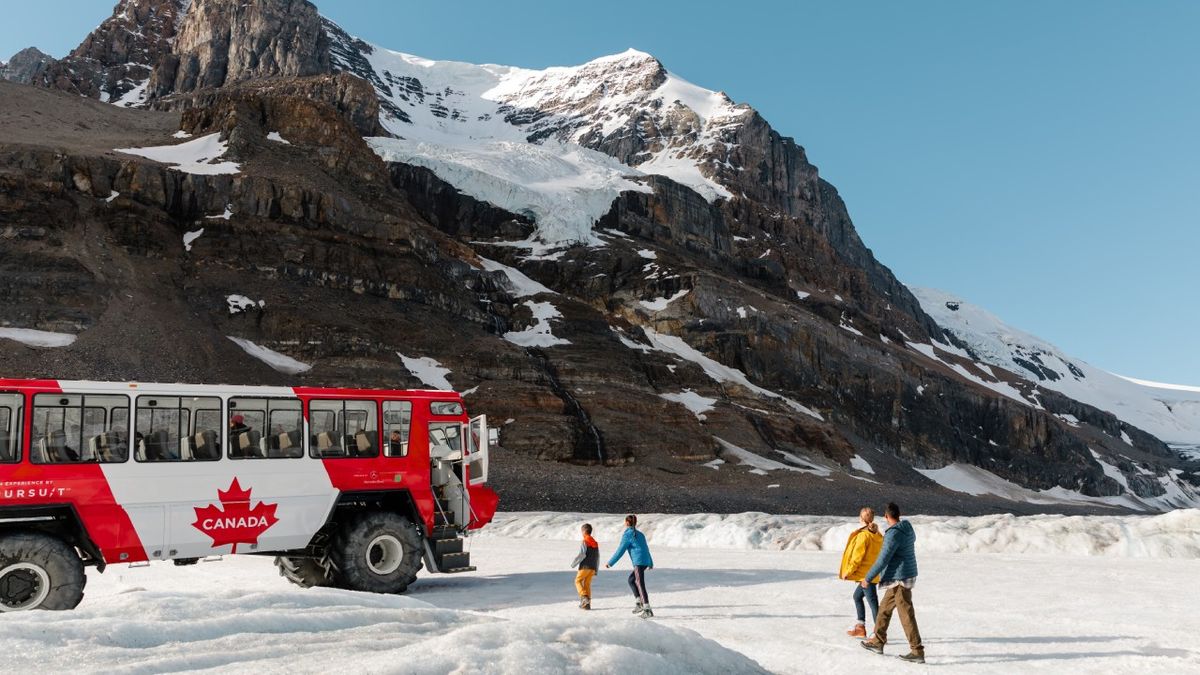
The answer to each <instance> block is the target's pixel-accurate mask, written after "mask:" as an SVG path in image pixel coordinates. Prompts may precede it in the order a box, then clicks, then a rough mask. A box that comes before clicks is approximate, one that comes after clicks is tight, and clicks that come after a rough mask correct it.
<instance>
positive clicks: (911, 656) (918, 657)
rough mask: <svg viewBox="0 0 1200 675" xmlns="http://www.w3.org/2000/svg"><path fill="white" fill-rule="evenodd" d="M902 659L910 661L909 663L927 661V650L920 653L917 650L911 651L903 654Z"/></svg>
mask: <svg viewBox="0 0 1200 675" xmlns="http://www.w3.org/2000/svg"><path fill="white" fill-rule="evenodd" d="M900 660H901V661H908V662H909V663H925V652H921V653H919V654H918V653H917V652H909V653H907V654H905V655H904V656H901V657H900Z"/></svg>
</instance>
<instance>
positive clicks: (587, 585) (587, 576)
mask: <svg viewBox="0 0 1200 675" xmlns="http://www.w3.org/2000/svg"><path fill="white" fill-rule="evenodd" d="M594 576H596V570H586V569H584V570H579V572H577V573H576V574H575V590H577V591H579V597H581V598H590V597H592V577H594Z"/></svg>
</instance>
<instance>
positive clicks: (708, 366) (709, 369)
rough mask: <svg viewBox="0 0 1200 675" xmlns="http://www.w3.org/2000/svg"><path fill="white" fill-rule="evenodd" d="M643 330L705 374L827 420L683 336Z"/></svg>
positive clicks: (657, 344) (654, 343) (658, 346)
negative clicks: (754, 379)
mask: <svg viewBox="0 0 1200 675" xmlns="http://www.w3.org/2000/svg"><path fill="white" fill-rule="evenodd" d="M642 332H643V333H645V335H646V339H647V340H649V341H650V344H651V345H652V346H653V348H654V349H655V350H657V351H662V352H667V353H669V354H674V355H675V356H678V357H679V358H681V359H683V360H685V361H691V362H692V363H694V364H696V365H698V366H700V368H701V369H702V370H703V371H704V374H705V375H708V376H709V377H710V378H712V379H713V380H715V381H717V382H729V383H732V384H736V385H739V386H741V387H744V388H745V389H747V390H749V391H751V392H753V393H755V394H758V395H759V396H765V397H768V398H774V399H778V400H780V401H782V402H783V403H785V404H787V406H788V407H790V408H791V409H792V410H795V411H796V412H799V413H804V414H805V415H808V416H809V417H812V418H814V419H818V420H821V421H824V420H825V418H824V417H822V416H821V413H819V412H817V411H815V410H813V409H812V408H809V407H808V406H806V405H803V404H802V403H799V402H797V401H794V400H792V399H790V398H788V397H786V396H784V395H783V394H780V393H778V392H774V391H771V390H770V389H765V388H763V387H760V386H758V385H757V384H754V383H753V382H751V381H750V380H749V378H747V377H746V374H745V373H743V372H742V371H740V370H738V369H737V368H731V367H729V366H727V365H725V364H723V363H720V362H719V361H715V360H713V359H710V358H709V357H707V356H705V355H704V354H701V353H700V352H699V351H698V350H697V349H696V348H694V347H692V346H691V345H689V344H688V343H687V342H685V341H684V340H683V338H679V337H675V336H674V335H667V334H665V333H660V332H658V331H656V330H654V329H653V328H649V327H643V328H642Z"/></svg>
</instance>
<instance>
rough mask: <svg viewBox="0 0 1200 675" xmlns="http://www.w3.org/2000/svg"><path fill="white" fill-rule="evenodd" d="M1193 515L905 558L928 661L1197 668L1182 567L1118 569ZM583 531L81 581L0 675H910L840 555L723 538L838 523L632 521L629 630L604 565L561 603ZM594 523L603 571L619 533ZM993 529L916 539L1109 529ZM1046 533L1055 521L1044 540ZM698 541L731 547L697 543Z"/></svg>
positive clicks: (0, 619) (1005, 669)
mask: <svg viewBox="0 0 1200 675" xmlns="http://www.w3.org/2000/svg"><path fill="white" fill-rule="evenodd" d="M1197 517H1200V512H1189V513H1184V514H1183V515H1182V516H1180V515H1173V516H1171V517H1160V518H1164V519H1165V520H1155V519H1153V518H1144V519H1142V522H1141V523H1140V524H1139V523H1137V522H1134V521H1135V519H1122V520H1121V522H1119V523H1118V524H1117V528H1118V529H1123V530H1125V531H1126V532H1128V533H1129V534H1128V536H1129V537H1130V538H1131V539H1133V538H1138V537H1150V536H1152V535H1153V534H1155V533H1159V534H1162V533H1171V532H1172V531H1174V534H1170V536H1171V537H1173V538H1176V539H1179V538H1182V539H1185V540H1187V539H1190V540H1191V541H1190V542H1184V543H1185V544H1186V545H1184V546H1182V547H1175V548H1162V547H1154V546H1142V547H1140V548H1139V547H1134V546H1117V547H1107V548H1099V549H1097V548H1095V547H1090V548H1078V547H1072V546H1067V547H1066V548H1068V549H1070V548H1076V549H1077V550H1089V551H1092V552H1098V553H1101V554H1102V555H1093V556H1085V555H1070V554H1057V555H1044V554H1039V555H1014V554H994V553H992V554H989V553H945V552H939V553H933V552H926V553H923V554H921V557H920V565H921V568H920V569H921V576H920V581H919V583H918V585H917V588H916V590H915V591H914V598H915V601H916V604H917V616H918V620H919V622H920V625H921V629H922V633H923V634H924V637H925V645H926V652H927V657H928V660H929V665H930V666H931V667H939V668H940V669H941V670H943V671H944V672H954V673H1011V672H1045V673H1064V672H1071V673H1075V672H1088V673H1126V672H1129V673H1132V672H1138V673H1142V672H1161V673H1179V672H1197V671H1200V647H1198V646H1197V645H1196V643H1195V640H1194V636H1195V635H1196V633H1197V631H1198V630H1200V619H1197V618H1196V616H1195V614H1194V613H1193V612H1192V611H1191V608H1192V607H1194V606H1195V604H1196V603H1197V602H1200V590H1198V589H1197V586H1196V584H1195V583H1194V578H1195V573H1196V569H1197V567H1196V561H1195V559H1178V558H1167V557H1127V556H1177V555H1179V554H1184V555H1189V554H1190V555H1194V551H1195V546H1196V543H1197V542H1196V539H1197V537H1200V535H1198V534H1197V533H1196V529H1195V528H1191V529H1187V528H1188V527H1189V525H1188V523H1189V522H1191V521H1192V520H1194V519H1195V518H1197ZM578 518H579V517H576V516H569V515H551V514H510V515H506V516H504V517H503V519H502V521H501V522H500V523H499V524H498V527H497V528H495V530H494V533H493V534H490V535H480V536H478V537H476V538H474V539H473V541H472V562H473V563H474V564H476V565H477V566H478V567H479V571H478V572H475V573H471V574H465V575H455V576H440V575H429V576H422V577H421V579H420V580H419V581H418V583H417V584H415V585H414V587H413V589H412V591H411V592H410V594H409V595H406V596H400V597H388V596H374V595H368V594H358V593H350V592H343V591H332V590H325V589H320V590H307V591H306V590H301V589H299V588H295V587H292V586H289V585H288V584H287V583H286V582H284V581H283V580H282V579H281V578H280V577H278V576H277V575H276V573H275V569H274V567H273V566H272V565H271V561H270V560H269V559H266V558H253V557H248V556H247V557H235V558H226V559H224V560H221V561H217V562H207V563H201V564H199V565H196V566H193V567H187V568H176V567H174V566H171V565H169V564H155V565H151V566H150V567H142V568H129V567H124V566H122V567H117V566H114V567H112V568H110V569H109V571H108V572H107V573H105V574H103V575H99V574H95V573H94V571H93V572H92V573H91V574H90V581H89V586H88V589H87V590H88V594H87V597H86V598H85V599H84V602H83V604H82V605H81V606H80V608H79V609H78V610H76V611H74V612H70V613H65V614H64V613H42V612H35V613H25V614H10V615H0V644H4V645H5V646H6V647H8V649H7V650H6V651H7V657H6V659H5V660H4V661H3V662H0V670H3V671H6V672H30V671H33V670H35V669H36V670H41V671H45V672H57V671H62V670H66V669H68V668H69V669H71V670H73V671H79V670H86V671H95V670H103V671H107V672H124V673H139V672H163V671H181V670H206V669H211V670H217V669H220V670H222V671H231V670H232V671H242V672H246V671H254V672H284V671H287V672H316V671H328V670H332V669H337V670H347V671H349V670H353V671H355V672H403V673H410V672H411V673H445V672H463V673H466V672H471V673H474V672H497V673H498V672H513V673H538V672H545V673H556V672H623V673H635V672H636V673H659V672H678V673H718V672H719V673H730V672H757V666H756V665H755V663H754V662H757V664H758V665H759V666H761V667H762V668H764V669H767V670H770V671H773V672H779V673H829V672H833V673H850V672H908V669H910V668H919V666H911V665H909V664H904V663H901V662H900V661H898V660H895V659H893V658H890V657H877V656H874V655H872V654H869V653H866V652H865V651H863V650H862V649H861V648H860V647H858V645H857V643H856V642H855V641H854V640H852V639H849V638H846V637H844V635H843V633H842V631H844V630H845V629H846V628H847V627H848V625H849V624H850V622H851V621H850V620H851V618H852V607H851V604H850V599H849V596H850V593H851V590H852V588H851V585H850V584H849V583H847V582H841V581H838V580H837V579H836V576H835V571H836V568H837V563H838V560H839V554H840V551H837V550H820V551H812V550H764V549H766V548H769V547H772V546H777V545H778V544H779V542H780V541H781V540H780V539H779V538H777V537H773V536H767V537H758V538H756V537H742V538H738V537H732V536H724V537H721V536H720V535H719V533H720V532H722V531H728V530H730V529H732V528H737V527H740V528H749V529H755V527H756V526H755V525H754V523H756V522H757V523H759V525H758V526H757V529H758V530H759V531H760V532H771V533H775V534H778V533H779V532H782V531H786V530H787V528H789V527H790V528H792V529H795V528H796V527H797V526H798V524H806V526H812V527H813V528H814V529H812V532H813V533H814V537H815V538H814V537H809V538H804V537H801V538H799V539H792V538H786V541H789V542H797V541H798V542H802V543H803V545H804V547H807V548H812V547H816V546H824V544H822V541H823V540H829V541H831V540H832V539H833V538H840V535H841V531H842V529H843V528H845V527H846V525H845V523H837V524H835V525H834V527H833V528H826V529H825V530H824V534H823V535H820V536H817V535H816V534H815V533H816V532H817V529H816V523H818V522H830V519H823V520H822V519H809V520H808V521H804V520H803V519H802V518H792V519H780V518H777V517H772V516H762V515H755V514H744V515H741V516H736V517H729V518H723V517H719V516H697V517H674V518H675V520H670V521H668V520H666V518H665V517H664V518H663V522H661V523H659V526H658V527H657V528H655V527H652V526H653V525H654V522H653V521H652V520H650V519H651V518H652V517H647V525H648V527H647V528H646V530H647V532H648V533H650V537H651V542H652V546H653V547H654V557H655V562H656V563H657V567H656V568H655V569H654V570H653V571H652V572H650V573H649V575H648V585H649V589H650V592H651V594H652V601H653V605H654V608H655V613H656V618H655V619H653V620H651V621H650V622H644V621H642V620H640V619H636V618H634V617H633V616H632V615H631V614H630V608H631V605H632V599H631V598H630V597H629V592H628V590H627V588H626V586H625V576H626V574H627V572H628V567H627V564H622V565H621V569H614V570H611V571H601V572H600V574H599V576H598V578H597V580H596V582H595V586H594V588H593V593H594V596H595V601H594V606H595V609H593V611H591V612H590V613H584V612H581V611H580V610H579V609H577V608H576V607H575V605H574V589H573V587H572V578H573V576H572V572H571V570H569V569H568V568H567V564H568V562H569V561H570V559H571V558H572V557H573V555H574V553H575V551H576V548H577V544H576V543H575V542H573V541H570V540H568V539H565V538H563V537H565V536H566V533H567V532H569V529H568V528H571V529H573V526H574V524H575V523H576V522H578ZM589 518H591V519H592V520H593V521H594V522H595V524H596V525H598V527H597V534H598V535H601V536H600V537H599V538H600V545H601V549H602V554H604V555H605V556H607V554H608V552H610V551H611V549H612V544H613V538H612V535H613V533H615V532H616V530H617V527H618V525H619V520H618V518H616V517H614V516H606V517H599V516H589ZM994 518H995V519H993V520H984V519H954V520H953V521H951V523H950V524H949V525H946V526H942V525H939V524H938V523H935V522H933V521H927V522H925V523H924V524H922V523H921V520H920V519H917V520H915V521H914V522H915V523H916V527H917V532H918V537H920V536H921V533H922V531H925V532H927V533H929V534H930V535H934V534H935V533H938V534H937V536H931V537H930V541H929V547H928V548H929V549H932V550H943V551H945V550H970V549H971V548H972V547H971V546H969V545H957V549H956V548H955V547H956V545H955V544H953V543H950V542H952V540H951V539H947V538H946V537H945V536H944V535H945V532H948V531H954V530H958V531H962V532H971V533H973V534H974V535H979V536H986V535H987V531H989V530H991V531H996V530H1007V531H1008V532H1009V535H1008V536H999V537H996V536H993V537H992V539H991V541H992V542H993V544H994V545H996V546H999V545H1001V544H1002V543H1003V542H1004V541H1006V540H1007V541H1011V542H1013V543H1014V549H1016V548H1019V546H1015V544H1021V543H1022V542H1021V541H1020V539H1021V538H1022V536H1027V537H1029V538H1039V537H1045V536H1064V535H1062V534H1061V533H1062V532H1063V529H1064V528H1063V527H1061V526H1062V525H1066V526H1068V528H1067V529H1078V530H1085V529H1087V528H1089V527H1090V526H1091V523H1089V520H1096V521H1101V520H1103V521H1107V520H1111V519H1079V518H1076V519H1064V518H1061V517H1044V518H1041V519H1040V520H1039V522H1038V523H1036V524H1035V525H1034V526H1033V527H1028V528H1027V527H1026V524H1025V521H1023V520H1022V521H1016V522H1015V523H1014V521H1013V520H1012V519H1005V518H1004V517H994ZM1053 519H1058V520H1060V521H1062V522H1060V523H1058V525H1048V524H1047V523H1048V522H1050V521H1051V520H1053ZM763 523H765V525H764V524H763ZM781 523H783V525H781ZM1097 524H1101V523H1099V522H1098V523H1097ZM785 525H786V527H785ZM1177 528H1184V529H1183V530H1179V531H1175V530H1176V529H1177ZM522 532H523V533H524V534H521V533H522ZM688 532H691V533H692V536H691V537H690V538H689V536H688V535H687V533H688ZM1056 532H1057V533H1060V534H1058V535H1053V534H1050V535H1048V534H1047V533H1056ZM1013 533H1016V534H1017V535H1020V536H1015V537H1014V536H1012V535H1013ZM1039 533H1040V534H1039ZM1081 534H1082V532H1081ZM534 536H536V538H528V537H534ZM1105 537H1107V535H1105ZM705 538H711V540H712V543H713V545H715V546H724V547H726V548H699V546H702V545H704V540H705ZM1102 538H1104V537H1102ZM655 539H660V540H661V541H662V542H667V541H670V542H672V543H675V544H677V547H669V546H666V545H665V544H664V543H659V544H655V543H654V541H655ZM971 540H972V539H971V538H970V537H968V538H967V539H959V540H958V541H960V543H962V542H969V541H971ZM918 541H919V543H918V546H920V539H919V540H918ZM746 547H751V548H749V549H748V548H746ZM826 548H828V547H826ZM974 548H975V550H979V547H978V546H976V547H974ZM1050 548H1052V547H1050ZM1050 548H1048V547H1047V546H1046V545H1041V546H1040V547H1037V549H1038V550H1050ZM918 551H919V552H920V551H921V549H920V548H918ZM895 631H896V632H894V633H893V635H892V637H893V640H894V642H893V643H892V644H893V645H894V647H890V648H889V656H890V655H893V654H899V653H902V652H903V648H904V641H903V637H902V633H901V632H900V628H899V626H898V625H896V627H895ZM739 652H740V654H739ZM742 655H745V656H742Z"/></svg>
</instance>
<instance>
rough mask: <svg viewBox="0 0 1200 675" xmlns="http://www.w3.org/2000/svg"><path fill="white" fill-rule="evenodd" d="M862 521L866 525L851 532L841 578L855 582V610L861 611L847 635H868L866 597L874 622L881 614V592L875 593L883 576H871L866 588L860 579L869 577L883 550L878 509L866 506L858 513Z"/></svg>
mask: <svg viewBox="0 0 1200 675" xmlns="http://www.w3.org/2000/svg"><path fill="white" fill-rule="evenodd" d="M858 520H859V522H860V523H862V527H860V528H858V529H857V530H855V531H854V532H853V533H851V534H850V540H849V541H847V542H846V551H845V552H844V553H842V568H841V571H840V572H838V578H839V579H845V580H847V581H853V582H855V583H854V609H855V610H856V611H857V612H858V621H857V622H856V623H855V624H854V628H851V629H850V630H848V631H846V635H849V636H850V637H855V638H865V637H866V636H867V617H866V611H865V608H864V607H863V599H864V598H866V601H867V604H868V605H870V606H871V623H872V624H874V623H875V615H876V614H878V613H879V595H878V594H877V593H876V592H875V584H877V583H879V577H878V576H876V577H875V578H874V579H871V581H870V583H868V584H867V586H866V587H865V588H864V587H863V585H862V584H861V583H859V582H861V581H862V580H863V579H864V578H865V577H866V575H867V571H868V570H870V569H871V565H874V564H875V559H876V558H878V557H879V550H880V549H881V548H883V535H882V534H880V533H879V526H878V525H876V524H875V511H874V510H873V509H871V508H870V507H863V510H862V511H859V512H858Z"/></svg>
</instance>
